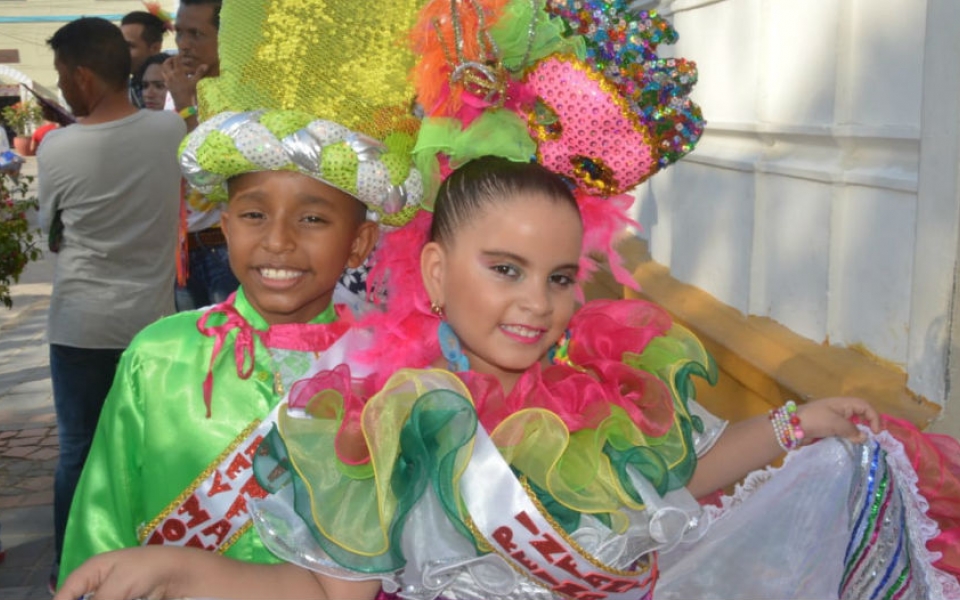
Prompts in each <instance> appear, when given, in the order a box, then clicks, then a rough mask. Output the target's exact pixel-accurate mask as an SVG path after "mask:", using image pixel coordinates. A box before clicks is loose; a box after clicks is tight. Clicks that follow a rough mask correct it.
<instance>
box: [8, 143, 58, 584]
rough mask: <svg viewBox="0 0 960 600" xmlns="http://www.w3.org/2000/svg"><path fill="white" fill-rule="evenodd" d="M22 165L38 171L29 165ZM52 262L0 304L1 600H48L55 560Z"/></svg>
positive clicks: (39, 266) (34, 268)
mask: <svg viewBox="0 0 960 600" xmlns="http://www.w3.org/2000/svg"><path fill="white" fill-rule="evenodd" d="M28 161H29V162H28V163H27V164H26V165H25V166H24V172H25V173H27V174H31V173H34V172H35V171H36V163H35V161H34V159H28ZM53 264H54V263H53V259H52V258H50V257H44V258H43V259H42V260H40V261H39V262H36V263H32V264H31V265H29V266H28V268H27V270H26V271H25V272H24V274H23V276H22V277H21V279H20V283H18V284H17V285H15V286H14V287H13V288H12V296H13V308H12V309H9V310H8V309H6V308H4V307H3V306H2V305H0V543H2V544H3V548H4V549H5V550H6V551H7V557H6V560H5V561H4V562H3V563H0V598H2V599H3V600H48V599H49V598H50V594H49V593H48V592H47V577H48V576H49V573H50V564H51V562H52V561H53V471H54V469H55V467H56V462H57V456H58V454H59V448H58V445H57V430H56V418H55V415H54V410H53V394H52V391H51V388H50V364H49V359H48V354H47V352H48V351H47V340H46V325H47V323H46V319H47V308H48V307H49V305H50V290H51V282H52V281H53Z"/></svg>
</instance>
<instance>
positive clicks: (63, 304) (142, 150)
mask: <svg viewBox="0 0 960 600" xmlns="http://www.w3.org/2000/svg"><path fill="white" fill-rule="evenodd" d="M48 44H49V45H50V48H51V49H52V50H53V52H54V66H55V68H56V70H57V74H58V75H59V80H58V85H59V86H60V90H61V91H62V93H63V96H64V99H65V100H66V102H67V104H68V105H69V106H70V108H71V109H72V111H73V114H74V115H75V116H76V117H78V118H80V119H81V120H82V122H80V123H77V124H74V125H70V126H68V127H65V128H62V129H60V130H57V131H55V132H52V133H50V134H49V136H48V137H47V138H46V140H45V141H44V143H43V145H42V146H41V148H40V153H39V154H38V156H37V166H38V180H39V188H38V194H37V195H38V198H39V201H40V223H41V228H42V229H43V230H44V231H50V230H51V226H52V225H53V224H54V223H55V222H59V223H60V224H61V225H62V232H63V233H62V240H61V243H60V250H59V254H58V256H57V264H56V270H55V274H54V281H53V294H52V297H51V301H50V311H49V322H48V329H47V331H48V337H49V341H50V371H51V379H52V382H53V398H54V405H55V407H56V412H57V430H58V436H59V439H60V458H59V462H58V464H57V471H56V474H55V480H54V529H55V531H54V533H55V536H54V537H55V548H56V562H57V564H55V565H54V569H53V573H52V575H51V579H52V580H53V581H55V580H56V574H57V565H58V563H59V557H60V553H61V551H62V548H63V536H64V529H65V527H66V523H67V514H68V511H69V509H70V503H71V501H72V499H73V494H74V490H75V488H76V484H77V480H78V479H79V477H80V472H81V470H82V468H83V464H84V461H85V460H86V456H87V452H88V451H89V448H90V443H91V441H92V439H93V433H94V430H95V428H96V425H97V419H98V417H99V415H100V409H101V407H102V405H103V401H104V399H105V398H106V396H107V392H108V391H109V389H110V384H111V383H112V381H113V376H114V372H115V371H116V365H117V361H118V360H119V358H120V354H121V353H122V352H123V349H124V348H126V346H127V344H129V343H130V340H131V339H132V338H133V336H134V335H135V334H136V333H137V332H138V331H139V330H140V329H142V328H143V327H144V326H146V325H147V324H149V323H151V322H153V321H155V320H156V319H158V318H159V317H161V316H163V315H166V314H169V313H171V312H173V295H172V291H171V289H170V280H171V279H172V278H173V272H174V264H173V261H172V260H169V259H166V260H165V257H172V256H174V252H175V248H176V231H177V225H176V223H177V215H178V206H177V202H176V200H175V198H177V190H178V188H179V185H180V172H179V168H178V166H177V155H176V153H177V147H178V146H179V144H180V141H181V140H182V139H183V136H184V135H185V133H186V127H185V126H184V124H183V120H182V119H180V118H179V117H178V116H176V115H174V114H173V113H169V112H162V111H161V112H156V111H139V110H137V109H136V108H135V107H134V106H133V105H132V104H131V103H130V100H129V96H128V93H127V82H128V79H129V75H130V53H129V52H127V44H126V42H125V41H124V38H123V35H122V34H121V32H120V29H119V28H118V27H117V26H116V25H113V24H112V23H110V22H109V21H106V20H104V19H99V18H82V19H78V20H76V21H73V22H71V23H68V24H66V25H64V26H63V27H61V28H60V29H59V30H57V32H56V33H55V34H54V35H53V37H51V38H50V39H49V40H48ZM144 140H149V143H144Z"/></svg>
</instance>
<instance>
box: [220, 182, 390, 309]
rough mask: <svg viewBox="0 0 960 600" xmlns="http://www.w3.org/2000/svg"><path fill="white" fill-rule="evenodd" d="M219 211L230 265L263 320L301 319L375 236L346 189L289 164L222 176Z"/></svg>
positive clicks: (328, 295) (321, 305) (327, 296)
mask: <svg viewBox="0 0 960 600" xmlns="http://www.w3.org/2000/svg"><path fill="white" fill-rule="evenodd" d="M229 188H230V201H229V202H228V204H227V206H226V209H225V210H224V211H223V214H222V217H221V226H222V227H223V233H224V235H225V236H226V238H227V248H228V251H229V254H230V268H231V269H232V270H233V272H234V274H235V275H236V276H237V279H238V280H240V285H241V286H243V290H244V292H245V294H246V296H247V299H248V300H249V301H250V304H251V305H252V306H253V307H254V308H255V309H256V310H257V312H259V313H260V315H261V316H263V318H264V319H266V321H267V322H268V323H270V324H271V325H273V324H278V323H306V322H308V321H310V320H312V319H313V318H315V317H316V316H317V315H319V314H320V313H322V312H323V311H324V310H325V309H326V308H327V307H328V306H329V305H330V302H331V300H332V298H333V290H334V287H336V285H337V281H338V279H339V278H340V274H341V273H342V272H343V270H344V268H345V267H347V266H350V267H358V266H360V265H361V264H362V263H363V261H364V260H365V259H366V257H367V254H369V252H370V250H371V249H372V248H373V244H374V243H375V242H376V238H377V226H376V224H375V223H372V222H370V221H366V220H365V212H366V209H365V208H364V206H363V205H362V204H361V203H360V202H359V201H358V200H356V199H355V198H353V197H352V196H350V195H348V194H346V193H344V192H342V191H340V190H338V189H336V188H333V187H331V186H329V185H327V184H325V183H323V182H321V181H318V180H316V179H313V178H312V177H308V176H306V175H303V174H301V173H296V172H292V171H260V172H255V173H247V174H244V175H240V176H238V177H235V178H233V179H231V180H230V182H229Z"/></svg>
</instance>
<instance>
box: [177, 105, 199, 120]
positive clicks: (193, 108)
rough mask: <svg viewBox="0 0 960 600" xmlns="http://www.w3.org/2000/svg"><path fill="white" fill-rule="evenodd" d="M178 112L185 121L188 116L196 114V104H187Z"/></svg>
mask: <svg viewBox="0 0 960 600" xmlns="http://www.w3.org/2000/svg"><path fill="white" fill-rule="evenodd" d="M178 114H179V115H180V116H181V117H183V120H184V121H186V120H187V119H189V118H190V117H195V116H197V107H196V106H188V107H186V108H184V109H183V110H181V111H180V112H179V113H178Z"/></svg>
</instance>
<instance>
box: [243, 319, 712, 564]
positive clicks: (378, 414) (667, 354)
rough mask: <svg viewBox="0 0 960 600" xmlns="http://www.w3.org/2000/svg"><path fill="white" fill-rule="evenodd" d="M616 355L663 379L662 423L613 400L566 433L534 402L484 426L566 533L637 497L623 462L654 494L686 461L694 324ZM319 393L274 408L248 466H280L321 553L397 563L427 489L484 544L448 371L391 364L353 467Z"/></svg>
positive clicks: (617, 514) (691, 422) (690, 462)
mask: <svg viewBox="0 0 960 600" xmlns="http://www.w3.org/2000/svg"><path fill="white" fill-rule="evenodd" d="M624 362H625V363H628V364H630V365H631V366H634V367H636V368H639V369H642V370H643V371H646V372H648V373H650V374H652V375H654V376H656V378H657V379H658V380H659V381H660V382H662V384H663V386H664V387H665V388H667V389H668V390H669V393H670V395H671V397H672V401H673V405H674V412H673V423H672V425H671V428H670V430H669V431H668V432H667V433H666V434H665V435H663V436H660V437H650V436H645V435H644V434H643V433H642V431H641V430H640V429H639V428H638V426H637V425H636V424H635V423H633V422H632V421H631V420H630V418H629V417H628V415H627V413H626V411H625V410H624V409H622V408H620V407H619V406H615V405H610V406H609V407H608V413H609V414H608V415H607V416H606V417H605V418H603V419H602V420H600V421H599V422H598V425H597V426H596V427H595V428H591V429H583V430H580V431H576V432H573V433H570V432H569V431H568V430H567V427H566V425H565V424H564V423H563V421H562V420H561V419H560V418H559V416H557V415H556V414H554V413H552V412H550V411H548V410H545V409H539V408H529V409H522V410H519V411H517V412H515V413H513V414H511V415H509V416H508V417H507V418H506V419H504V420H503V421H502V422H501V423H500V424H499V425H497V426H496V428H495V429H494V430H493V431H491V432H490V437H491V439H492V440H493V442H494V443H495V444H496V446H497V447H498V448H499V449H500V451H501V454H502V455H503V456H504V458H505V459H506V460H507V462H508V463H509V464H510V467H511V468H512V469H513V471H514V472H515V473H516V474H517V475H518V477H523V479H524V481H525V482H526V484H527V486H528V489H529V490H531V491H532V493H533V494H534V495H535V496H536V499H537V500H538V501H539V503H540V504H541V505H542V506H543V507H544V509H545V510H546V511H547V512H548V513H549V516H550V517H551V518H552V519H553V520H554V521H555V522H557V523H558V524H559V525H560V526H561V527H562V528H563V529H564V530H565V531H567V532H568V533H570V532H573V531H575V530H576V529H577V528H578V527H579V525H580V520H581V518H582V516H583V515H584V514H588V513H589V514H591V515H592V516H594V517H596V518H598V519H599V520H601V521H602V522H604V523H606V524H607V525H608V526H609V527H610V528H611V529H612V530H613V531H615V532H620V531H623V530H624V529H625V528H626V526H627V524H628V521H627V515H626V513H624V512H623V511H624V509H633V510H642V509H643V508H644V503H643V498H642V497H641V495H640V494H639V493H638V492H637V490H635V489H634V488H633V486H632V485H631V484H630V482H629V477H628V475H627V473H626V471H627V469H628V467H632V468H634V469H636V470H638V471H639V472H640V473H642V474H643V475H644V476H645V477H646V478H647V479H648V480H649V481H651V483H652V484H653V485H654V486H655V487H656V489H657V490H658V492H659V493H660V494H661V495H663V494H665V493H666V492H668V491H669V490H672V489H676V488H678V487H681V486H683V485H685V484H686V483H687V482H688V481H689V479H690V477H691V476H692V474H693V470H694V469H695V467H696V455H695V453H694V448H693V437H692V433H693V431H694V430H698V429H699V430H702V427H703V426H702V424H701V423H699V420H698V419H696V418H694V417H693V416H691V415H690V413H689V410H688V408H687V399H688V398H691V397H692V396H693V384H692V381H691V380H690V378H691V376H692V375H700V376H705V377H706V378H707V379H708V380H710V381H713V380H714V379H715V377H716V367H715V365H714V364H713V361H712V360H711V359H710V357H709V355H708V354H707V353H706V351H705V350H704V349H703V347H702V345H700V344H699V342H698V341H697V340H696V338H695V337H694V336H692V335H691V334H690V333H689V332H687V331H686V330H685V329H683V328H682V327H679V326H674V328H673V329H671V330H670V331H669V332H668V334H667V335H665V336H661V337H657V338H654V339H653V340H652V341H651V342H650V343H649V344H648V345H647V347H646V348H645V349H644V351H643V352H641V353H639V354H636V355H629V356H627V357H625V361H624ZM322 395H323V396H324V398H323V402H322V404H323V406H324V408H323V410H319V409H317V410H316V413H315V414H314V418H312V419H304V418H293V417H290V416H289V415H287V414H286V413H285V412H283V413H281V417H280V419H279V420H278V426H277V429H276V431H275V432H274V433H272V434H271V435H270V436H269V438H268V440H267V441H266V443H265V444H264V446H263V448H262V450H263V452H261V453H258V455H257V456H256V458H255V468H256V469H257V471H258V472H259V473H261V484H262V485H264V487H266V488H267V489H269V490H275V489H278V488H279V487H280V486H282V485H285V484H287V481H286V480H285V479H284V478H281V479H276V480H274V481H270V480H269V479H268V477H267V476H266V475H264V474H269V473H271V472H275V471H276V469H275V467H276V466H278V465H281V466H285V467H286V468H287V469H288V472H289V484H290V485H293V489H294V496H295V503H294V508H295V510H296V512H297V513H298V514H299V515H300V516H301V517H302V518H303V520H304V522H305V523H306V524H307V525H308V527H309V529H310V530H311V532H312V533H313V536H314V537H315V539H316V540H317V542H318V543H319V545H320V546H321V547H322V548H323V549H324V551H325V552H326V553H327V554H328V555H329V556H330V557H331V558H332V559H333V560H335V561H336V562H337V563H339V564H340V565H342V566H344V567H346V568H348V569H352V570H355V571H359V572H366V573H385V572H389V571H394V570H396V569H399V568H402V567H403V565H404V564H405V559H404V556H403V552H402V547H401V543H400V542H401V537H402V534H403V531H404V528H405V527H408V526H417V524H414V523H408V520H409V519H408V518H409V514H410V511H411V509H412V508H413V506H414V505H415V504H416V503H417V502H418V501H419V500H420V499H421V498H422V496H423V495H424V494H426V493H430V492H432V493H434V494H435V495H436V498H437V499H438V500H439V502H440V504H441V506H442V507H443V511H444V513H445V514H446V516H447V519H448V520H449V521H450V523H451V524H452V525H453V526H454V527H455V528H456V530H457V531H459V532H460V534H462V535H463V536H464V538H465V539H467V540H470V541H471V542H472V543H473V544H474V546H475V547H476V548H477V552H478V553H484V552H486V551H488V549H487V547H486V544H485V541H484V540H482V539H475V538H474V535H473V533H472V532H471V528H470V527H469V526H468V523H469V519H468V515H467V514H466V512H465V509H464V508H463V504H462V501H461V498H460V493H459V482H460V477H461V476H462V473H463V471H464V469H465V468H466V465H467V463H468V461H469V459H470V456H471V454H472V441H473V437H474V434H475V432H476V428H477V427H478V423H479V418H478V415H477V409H476V407H475V405H474V403H473V401H472V399H471V398H470V394H469V392H468V391H467V389H466V387H465V386H464V385H463V383H462V382H461V381H460V379H459V378H457V377H456V376H455V375H453V374H452V373H449V372H446V371H441V370H401V371H399V372H398V373H397V374H395V375H394V376H393V377H392V378H391V379H390V380H389V381H388V383H387V385H386V386H385V388H384V389H383V390H381V392H379V393H378V394H376V395H374V396H373V397H372V398H370V400H369V401H368V402H367V404H366V406H365V408H364V411H363V415H362V417H361V422H362V429H363V436H364V439H365V442H366V445H367V448H368V449H369V453H370V463H369V466H367V467H365V468H357V467H350V468H347V469H345V468H343V467H344V465H343V464H342V463H340V461H339V460H338V459H337V457H336V451H335V448H334V439H335V436H336V434H337V430H338V428H339V426H340V418H341V416H342V414H343V407H342V398H339V396H338V395H337V394H336V393H333V394H332V395H331V394H327V393H324V394H322ZM318 396H319V395H318ZM338 402H339V403H340V404H339V405H338V404H337V403H338ZM311 404H312V403H311ZM318 405H319V403H318ZM307 410H308V412H310V410H311V409H310V407H309V406H308V409H307ZM285 477H286V476H285Z"/></svg>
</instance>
